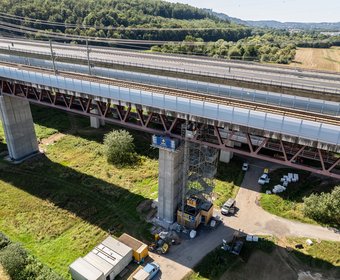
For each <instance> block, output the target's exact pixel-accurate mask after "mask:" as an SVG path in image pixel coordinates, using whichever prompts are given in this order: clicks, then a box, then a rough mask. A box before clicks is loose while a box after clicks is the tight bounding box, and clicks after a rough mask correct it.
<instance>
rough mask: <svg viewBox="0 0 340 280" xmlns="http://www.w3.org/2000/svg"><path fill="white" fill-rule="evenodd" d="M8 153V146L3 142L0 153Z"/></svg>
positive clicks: (0, 143) (0, 144)
mask: <svg viewBox="0 0 340 280" xmlns="http://www.w3.org/2000/svg"><path fill="white" fill-rule="evenodd" d="M6 151H7V145H6V144H5V143H3V142H0V153H3V152H6Z"/></svg>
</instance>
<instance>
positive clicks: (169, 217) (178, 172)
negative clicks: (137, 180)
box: [157, 149, 184, 224]
mask: <svg viewBox="0 0 340 280" xmlns="http://www.w3.org/2000/svg"><path fill="white" fill-rule="evenodd" d="M183 155H184V153H183V149H178V150H176V152H170V151H167V150H163V149H159V177H158V214H157V216H158V219H159V220H160V221H163V222H165V223H169V224H172V223H173V222H174V221H175V217H176V211H177V207H178V204H179V202H180V201H181V189H182V178H183V173H182V166H183Z"/></svg>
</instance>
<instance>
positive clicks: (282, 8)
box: [166, 0, 340, 22]
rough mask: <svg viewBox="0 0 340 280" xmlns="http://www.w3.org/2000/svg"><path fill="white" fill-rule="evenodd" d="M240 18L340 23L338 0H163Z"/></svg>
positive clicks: (339, 1)
mask: <svg viewBox="0 0 340 280" xmlns="http://www.w3.org/2000/svg"><path fill="white" fill-rule="evenodd" d="M166 1H168V2H181V3H185V4H189V5H192V6H195V7H199V8H208V9H213V10H214V11H215V12H222V13H225V14H227V15H228V16H231V17H237V18H240V19H243V20H277V21H282V22H284V21H294V22H340V0H166Z"/></svg>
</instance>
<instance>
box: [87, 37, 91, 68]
mask: <svg viewBox="0 0 340 280" xmlns="http://www.w3.org/2000/svg"><path fill="white" fill-rule="evenodd" d="M86 53H87V64H88V67H89V74H90V75H92V71H91V63H90V49H89V40H86Z"/></svg>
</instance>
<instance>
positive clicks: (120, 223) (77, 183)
mask: <svg viewBox="0 0 340 280" xmlns="http://www.w3.org/2000/svg"><path fill="white" fill-rule="evenodd" d="M47 110H48V113H46V109H44V110H43V109H40V108H36V107H35V108H34V109H33V112H34V119H35V121H36V126H35V127H36V128H37V127H39V128H40V129H39V130H38V129H37V134H38V137H39V138H40V139H42V138H45V137H48V136H50V135H51V134H53V133H55V132H58V131H66V132H67V131H71V132H72V134H70V135H66V136H64V137H63V138H61V139H60V140H59V141H58V142H56V143H55V144H53V145H48V146H46V147H44V148H45V150H46V153H45V155H41V156H38V157H36V158H34V159H32V160H30V161H26V162H24V163H23V164H21V165H10V164H8V163H6V162H4V161H0V230H1V231H3V232H4V233H5V234H6V235H7V236H8V237H9V238H10V239H12V240H13V241H16V242H21V243H22V244H23V245H24V247H25V248H27V249H28V250H29V251H30V252H31V253H32V254H33V255H35V256H36V257H37V258H38V259H39V260H40V261H42V262H43V263H45V264H47V265H48V266H50V267H51V268H53V269H54V270H55V271H56V272H58V273H59V274H61V275H62V276H64V277H65V278H66V279H69V276H68V265H69V264H70V263H71V262H72V261H74V260H75V259H76V258H77V257H79V256H82V255H84V254H86V253H87V252H89V251H90V250H91V249H92V248H93V247H94V245H95V244H97V243H98V242H100V241H101V240H102V239H103V238H104V237H105V236H106V235H107V230H108V229H111V230H114V232H115V233H114V234H115V235H116V236H119V235H120V234H121V233H122V232H127V233H129V234H131V235H133V236H135V237H137V238H140V239H142V240H144V241H148V240H150V239H151V235H150V232H149V228H150V225H149V224H147V223H146V222H145V221H144V217H143V215H144V214H141V213H140V212H138V211H137V206H138V205H139V204H140V203H141V202H142V201H144V200H145V199H154V198H156V197H157V185H158V161H157V154H158V152H157V150H155V149H153V148H151V147H150V140H151V137H150V135H149V134H143V133H137V132H134V131H131V133H132V134H133V136H134V138H135V144H136V151H137V153H138V155H139V158H140V161H139V163H138V164H136V165H135V166H131V167H124V168H117V167H114V166H112V165H110V164H108V163H107V162H106V159H105V158H104V156H103V155H102V152H101V151H102V138H103V135H104V134H105V133H106V132H108V131H110V130H112V129H114V127H113V126H110V125H106V126H105V127H104V128H100V129H91V128H89V127H88V124H89V120H88V119H87V118H80V117H68V116H67V115H64V113H60V112H58V111H53V110H51V109H47ZM49 114H51V117H48V115H49ZM0 136H1V134H0ZM239 164H240V163H239V162H235V163H233V164H231V165H229V166H226V165H221V167H220V168H219V175H218V178H219V179H217V180H216V188H215V193H216V196H217V197H216V198H217V200H216V201H217V203H220V201H224V200H226V199H227V198H228V197H230V196H235V195H236V192H237V190H238V187H237V185H236V184H237V182H239V181H240V179H241V178H242V175H241V171H240V170H241V168H240V165H239ZM229 167H230V170H229ZM222 180H224V181H222ZM228 181H230V182H228Z"/></svg>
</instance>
